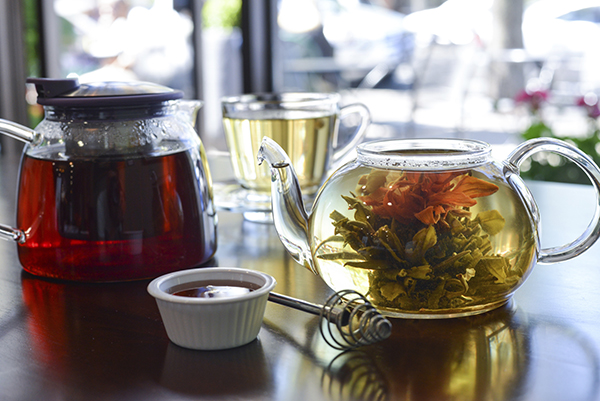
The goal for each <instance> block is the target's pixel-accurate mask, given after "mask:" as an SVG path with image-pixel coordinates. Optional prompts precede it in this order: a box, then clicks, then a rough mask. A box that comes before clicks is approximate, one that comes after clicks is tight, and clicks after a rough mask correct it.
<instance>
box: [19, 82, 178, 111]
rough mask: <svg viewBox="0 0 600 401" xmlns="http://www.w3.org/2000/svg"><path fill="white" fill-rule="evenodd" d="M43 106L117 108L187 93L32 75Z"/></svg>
mask: <svg viewBox="0 0 600 401" xmlns="http://www.w3.org/2000/svg"><path fill="white" fill-rule="evenodd" d="M27 83H30V84H34V85H35V89H36V91H37V93H38V98H37V102H38V104H41V105H43V106H59V107H114V106H141V105H147V104H156V103H161V102H165V101H168V100H177V99H181V98H182V97H183V92H182V91H179V90H174V89H171V88H168V87H166V86H162V85H157V84H154V83H150V82H141V81H139V82H95V83H84V84H80V83H79V80H78V79H77V78H66V79H51V78H28V79H27Z"/></svg>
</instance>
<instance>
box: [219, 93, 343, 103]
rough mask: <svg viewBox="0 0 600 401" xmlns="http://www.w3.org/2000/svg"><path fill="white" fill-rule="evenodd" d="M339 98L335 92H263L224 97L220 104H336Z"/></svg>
mask: <svg viewBox="0 0 600 401" xmlns="http://www.w3.org/2000/svg"><path fill="white" fill-rule="evenodd" d="M340 98H341V96H340V94H339V93H335V92H264V93H246V94H242V95H236V96H224V97H222V98H221V103H222V104H247V103H268V104H273V103H295V102H298V103H300V102H302V103H304V102H324V101H335V102H338V101H339V100H340Z"/></svg>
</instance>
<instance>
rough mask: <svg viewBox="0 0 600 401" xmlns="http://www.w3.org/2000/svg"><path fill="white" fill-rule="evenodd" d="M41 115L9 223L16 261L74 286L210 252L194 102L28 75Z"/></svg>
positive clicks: (29, 135)
mask: <svg viewBox="0 0 600 401" xmlns="http://www.w3.org/2000/svg"><path fill="white" fill-rule="evenodd" d="M27 82H28V83H32V84H35V87H36V90H37V92H38V103H39V104H40V105H42V106H43V107H44V113H45V116H44V119H43V121H42V122H41V123H40V124H39V125H38V126H37V127H36V128H35V130H31V129H29V128H27V127H24V126H20V125H18V124H15V123H13V122H10V121H6V120H0V132H1V133H3V134H6V135H8V136H11V137H13V138H16V139H19V140H22V141H24V142H26V146H25V148H24V151H23V157H22V160H21V166H20V177H19V184H18V189H17V192H18V193H17V223H16V228H15V227H11V226H6V225H1V226H0V234H2V235H3V236H5V237H9V238H12V239H14V240H15V241H16V242H17V244H18V254H19V260H20V262H21V264H22V266H23V268H24V269H25V270H26V271H28V272H30V273H32V274H35V275H39V276H45V277H52V278H59V279H67V280H81V281H120V280H132V279H141V278H149V277H155V276H158V275H160V274H163V273H166V272H169V271H174V270H180V269H184V268H189V267H193V266H197V265H199V264H202V263H204V262H206V261H207V260H209V259H210V258H211V257H212V256H213V254H214V252H215V250H216V213H215V209H214V206H213V197H212V189H211V179H210V172H209V169H208V164H207V159H206V155H205V153H204V148H203V146H202V143H201V141H200V138H199V137H198V135H197V133H196V131H195V130H194V128H193V123H194V122H195V120H196V117H197V112H198V110H199V109H200V107H201V105H202V102H200V101H183V100H181V98H182V96H183V93H182V92H181V91H176V90H172V89H170V88H167V87H164V86H159V85H155V84H151V83H146V82H132V83H125V82H100V83H89V84H80V83H79V81H78V80H77V79H57V80H55V79H45V78H30V79H28V80H27Z"/></svg>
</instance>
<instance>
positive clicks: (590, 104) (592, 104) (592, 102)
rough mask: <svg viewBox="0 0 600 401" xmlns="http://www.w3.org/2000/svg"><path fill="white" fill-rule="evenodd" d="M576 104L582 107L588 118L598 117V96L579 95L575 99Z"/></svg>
mask: <svg viewBox="0 0 600 401" xmlns="http://www.w3.org/2000/svg"><path fill="white" fill-rule="evenodd" d="M577 106H580V107H584V108H585V109H586V111H587V115H588V117H589V118H592V119H594V120H595V119H596V118H598V117H600V107H598V97H597V96H595V95H593V96H590V95H586V96H581V97H580V98H579V99H577Z"/></svg>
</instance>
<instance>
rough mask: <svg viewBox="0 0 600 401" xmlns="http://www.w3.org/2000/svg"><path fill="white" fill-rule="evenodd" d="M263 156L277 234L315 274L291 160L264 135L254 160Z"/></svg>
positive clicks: (302, 263) (300, 261)
mask: <svg viewBox="0 0 600 401" xmlns="http://www.w3.org/2000/svg"><path fill="white" fill-rule="evenodd" d="M265 160H266V161H267V162H268V163H269V167H270V170H271V204H272V207H271V209H272V213H273V222H274V224H275V229H276V230H277V234H278V235H279V238H280V239H281V242H282V243H283V245H284V246H285V248H286V249H287V251H288V252H289V253H290V255H291V256H292V257H293V258H294V260H296V262H298V263H300V264H301V265H303V266H304V267H306V268H307V269H310V270H311V271H312V272H313V273H315V274H317V271H316V269H315V266H314V263H313V258H312V253H311V250H310V245H309V240H308V214H307V213H306V209H305V208H304V201H303V200H302V193H301V191H300V184H299V182H298V177H297V176H296V172H295V171H294V168H293V167H292V162H291V161H290V158H289V157H288V155H287V154H286V153H285V151H284V150H283V149H282V148H281V146H279V145H278V144H277V142H275V141H274V140H272V139H271V138H267V137H265V138H263V140H262V143H261V145H260V149H259V150H258V163H259V164H262V163H263V162H264V161H265Z"/></svg>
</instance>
